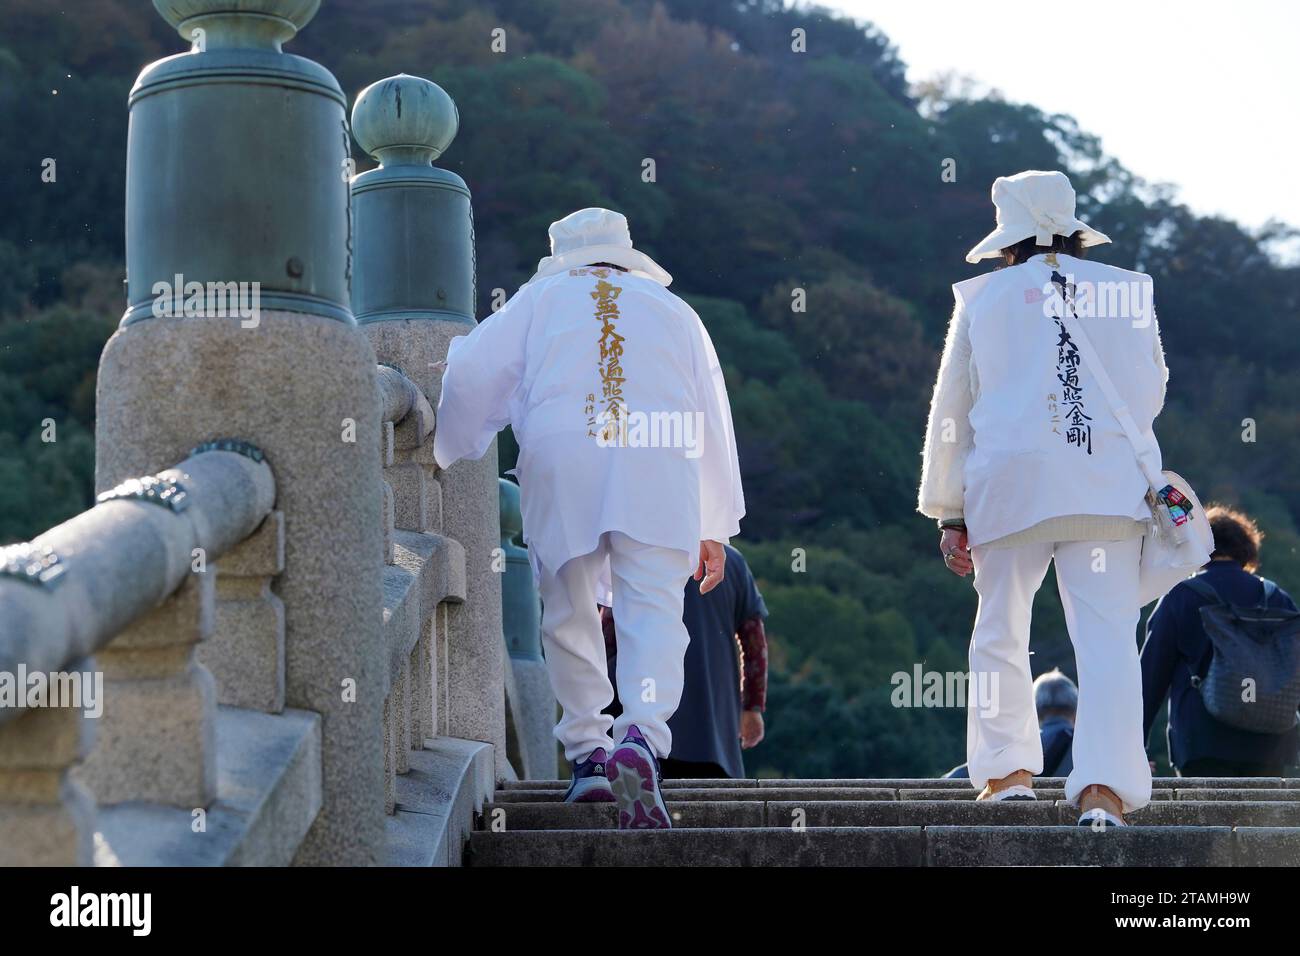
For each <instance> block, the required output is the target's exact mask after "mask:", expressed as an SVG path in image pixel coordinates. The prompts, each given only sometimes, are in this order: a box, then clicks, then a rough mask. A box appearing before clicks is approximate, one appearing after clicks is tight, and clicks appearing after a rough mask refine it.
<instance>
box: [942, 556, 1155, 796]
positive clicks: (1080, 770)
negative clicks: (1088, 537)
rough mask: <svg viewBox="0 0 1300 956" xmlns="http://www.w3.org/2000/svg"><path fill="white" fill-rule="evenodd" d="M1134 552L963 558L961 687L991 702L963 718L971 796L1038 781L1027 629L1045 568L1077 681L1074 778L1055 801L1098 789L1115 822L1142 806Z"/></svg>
mask: <svg viewBox="0 0 1300 956" xmlns="http://www.w3.org/2000/svg"><path fill="white" fill-rule="evenodd" d="M1141 549H1142V539H1141V538H1132V539H1129V540H1124V541H1065V542H1057V543H1055V544H1053V543H1051V542H1042V543H1030V544H1023V545H1017V546H1013V547H1008V548H987V547H981V546H978V545H977V546H976V547H975V548H973V549H972V553H971V557H972V559H973V561H974V564H975V590H976V592H977V593H978V594H979V611H978V612H977V613H976V616H975V631H974V633H973V634H972V635H971V645H970V668H971V675H972V684H971V686H972V687H976V686H985V687H987V688H988V689H990V690H991V691H992V692H993V695H992V696H993V699H992V701H987V700H978V699H977V697H976V695H972V698H971V701H970V706H969V708H968V711H967V722H966V728H967V729H966V751H967V759H968V762H969V766H970V779H971V783H972V784H973V785H974V786H975V788H976V789H983V788H984V786H985V784H987V783H988V781H989V780H996V779H999V778H1001V777H1005V776H1007V775H1008V774H1010V773H1013V772H1015V771H1017V770H1029V771H1031V772H1033V773H1034V774H1035V775H1038V774H1041V773H1042V772H1043V748H1042V742H1041V739H1040V737H1039V733H1038V717H1037V714H1036V713H1035V710H1034V694H1033V677H1032V675H1031V672H1030V669H1029V621H1030V613H1031V609H1032V605H1033V600H1034V594H1035V593H1036V592H1037V591H1038V587H1039V585H1040V584H1042V582H1043V576H1044V575H1045V574H1046V573H1047V565H1048V563H1049V562H1051V561H1053V560H1054V561H1055V563H1056V585H1057V590H1058V591H1059V592H1060V595H1061V604H1062V606H1063V607H1064V609H1065V623H1066V626H1067V627H1068V628H1069V631H1070V640H1071V642H1072V643H1073V644H1074V659H1075V665H1076V668H1077V670H1078V674H1079V710H1078V714H1077V715H1076V717H1075V725H1074V750H1073V756H1074V771H1073V772H1072V773H1071V774H1070V776H1069V778H1068V780H1067V781H1066V784H1065V797H1066V799H1067V800H1069V801H1071V802H1075V801H1077V799H1078V797H1079V794H1080V793H1081V792H1082V791H1083V789H1084V788H1085V787H1087V786H1088V785H1090V784H1102V785H1104V786H1107V787H1109V788H1110V789H1111V790H1113V791H1114V792H1115V794H1116V795H1117V796H1118V797H1119V798H1120V800H1121V801H1123V804H1124V811H1125V812H1128V811H1132V810H1138V809H1141V808H1142V807H1144V806H1146V804H1147V803H1148V802H1149V801H1150V799H1151V769H1150V765H1149V764H1148V763H1147V756H1146V749H1145V747H1144V745H1143V740H1142V670H1141V667H1140V665H1139V663H1138V650H1137V641H1136V636H1135V632H1136V627H1137V621H1138V610H1139V609H1138V604H1137V577H1138V560H1139V558H1140V556H1141ZM980 681H984V682H985V683H984V684H983V685H981V684H980V683H979V682H980Z"/></svg>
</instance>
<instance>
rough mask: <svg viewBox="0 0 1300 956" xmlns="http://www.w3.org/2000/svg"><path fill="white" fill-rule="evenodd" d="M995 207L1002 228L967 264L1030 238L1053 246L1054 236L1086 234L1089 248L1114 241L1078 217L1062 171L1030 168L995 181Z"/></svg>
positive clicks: (987, 238) (986, 239) (969, 256)
mask: <svg viewBox="0 0 1300 956" xmlns="http://www.w3.org/2000/svg"><path fill="white" fill-rule="evenodd" d="M993 205H994V206H995V207H997V211H998V219H997V222H998V227H997V228H996V229H994V230H993V231H992V232H990V233H989V234H988V235H987V236H985V237H984V238H983V239H981V240H980V241H979V244H978V245H976V246H975V248H974V249H972V250H971V251H970V252H968V253H966V261H967V262H979V261H980V260H981V259H990V258H992V257H994V256H996V255H998V252H999V250H1001V249H1003V248H1005V247H1007V246H1010V245H1013V244H1015V243H1017V242H1019V241H1020V240H1022V239H1028V238H1029V237H1030V236H1033V237H1034V238H1035V241H1036V243H1037V244H1038V245H1040V246H1050V245H1051V244H1052V236H1054V235H1056V236H1071V235H1073V234H1074V233H1075V232H1079V231H1081V232H1082V233H1083V244H1084V245H1085V246H1099V245H1101V244H1102V243H1103V242H1110V237H1109V236H1107V235H1106V234H1105V233H1104V232H1098V231H1097V230H1096V229H1093V228H1092V227H1091V226H1089V225H1088V224H1087V223H1086V222H1084V221H1083V220H1081V219H1077V218H1076V217H1075V215H1074V187H1073V186H1071V185H1070V180H1069V177H1067V176H1066V175H1065V173H1062V172H1056V171H1053V172H1044V171H1043V170H1041V169H1027V170H1025V171H1024V172H1023V173H1016V174H1015V175H1014V176H999V177H998V178H997V179H995V180H993Z"/></svg>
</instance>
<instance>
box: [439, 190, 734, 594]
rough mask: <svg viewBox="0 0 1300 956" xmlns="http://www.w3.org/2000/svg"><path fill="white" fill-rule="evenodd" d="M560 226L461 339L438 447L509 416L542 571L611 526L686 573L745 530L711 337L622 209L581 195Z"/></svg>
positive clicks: (480, 450) (459, 453)
mask: <svg viewBox="0 0 1300 956" xmlns="http://www.w3.org/2000/svg"><path fill="white" fill-rule="evenodd" d="M550 235H551V248H552V254H551V255H550V256H547V257H546V258H544V259H542V260H541V262H539V263H538V268H537V274H536V275H535V276H533V278H532V279H531V280H530V281H529V282H528V283H526V284H525V285H524V286H523V287H522V288H520V290H519V291H518V292H517V293H515V295H514V296H513V297H512V298H511V299H510V300H509V301H508V302H507V303H506V304H505V305H504V306H503V307H502V308H501V309H500V310H499V311H498V312H496V313H495V314H494V315H492V316H490V317H489V318H487V319H485V320H484V321H483V322H482V323H481V324H479V325H478V326H477V327H476V328H475V329H474V330H473V331H472V332H471V333H470V334H468V335H466V336H463V337H459V338H456V339H453V340H452V342H451V346H450V349H449V352H448V356H447V368H446V371H445V373H444V376H443V382H442V397H441V400H440V401H439V403H438V417H437V430H436V433H435V438H434V456H435V458H436V460H437V462H438V465H439V466H440V467H442V468H447V467H450V466H451V465H452V464H453V463H454V462H456V461H457V460H459V459H461V458H479V457H481V456H482V455H483V454H484V453H485V452H486V451H487V449H488V447H489V446H490V445H491V443H492V439H493V438H494V437H495V436H496V434H497V432H499V431H500V430H501V429H503V428H505V427H506V426H507V425H510V426H512V427H513V429H514V434H515V438H516V440H517V441H518V443H519V461H518V466H517V468H516V470H515V474H516V477H517V478H518V480H519V487H520V502H521V508H522V511H523V518H524V540H525V541H526V543H527V544H528V547H529V554H530V558H531V560H532V562H533V569H534V572H535V573H536V574H538V576H539V578H540V575H541V573H542V570H543V569H549V570H550V571H551V572H552V573H554V572H556V571H558V570H559V568H560V567H561V566H562V565H564V564H565V563H566V562H568V561H569V560H571V559H573V558H576V557H579V556H581V555H586V554H589V553H590V552H592V551H593V550H594V549H595V548H596V547H597V544H598V542H599V540H600V537H601V535H602V534H605V533H607V532H621V533H623V534H625V535H627V536H628V537H630V538H633V539H635V540H637V541H640V542H642V543H644V544H648V545H654V546H659V547H665V548H671V549H674V550H677V551H681V552H685V555H686V556H685V557H684V558H683V567H687V570H686V572H685V573H687V574H689V573H690V572H692V571H694V569H695V565H696V561H697V558H698V554H699V544H700V541H702V540H715V541H726V540H727V539H728V538H730V537H733V536H734V535H736V534H738V533H739V530H740V519H741V517H742V516H743V515H744V513H745V504H744V495H743V492H742V490H741V483H740V466H739V462H738V459H737V454H736V442H735V435H734V431H733V427H732V420H731V409H730V405H729V403H728V400H727V391H726V384H725V382H724V380H723V375H722V369H721V366H720V365H719V363H718V356H717V353H716V352H715V351H714V348H713V343H712V341H711V340H710V338H709V334H708V332H707V331H706V329H705V327H704V324H703V323H702V322H701V321H700V318H699V316H698V315H696V313H695V311H694V310H693V309H692V308H691V307H690V306H688V305H687V304H686V303H685V302H683V301H682V300H681V299H679V298H678V297H677V296H675V295H673V294H672V293H671V292H669V291H668V289H667V288H666V286H667V285H668V284H669V283H670V282H671V281H672V277H671V276H669V275H668V273H666V272H664V270H663V269H661V268H660V267H659V266H658V265H656V264H655V263H654V262H653V261H652V260H650V259H649V257H647V256H646V255H644V254H643V253H641V252H639V251H637V250H635V249H633V248H632V241H631V238H630V235H629V231H628V226H627V220H626V219H625V218H624V217H623V216H622V215H621V214H619V213H616V212H612V211H610V210H607V209H583V210H579V211H578V212H575V213H573V214H571V215H570V216H567V217H565V218H564V219H562V220H560V221H559V222H556V223H554V224H552V226H551V231H550ZM593 263H613V264H614V265H618V266H622V267H623V268H625V269H627V270H629V271H626V272H623V271H620V270H618V269H609V268H593V267H591V264H593ZM619 422H621V423H622V424H623V427H622V428H621V429H618V428H615V427H614V426H615V425H617V424H618V423H619ZM620 434H622V435H623V436H625V437H624V438H623V439H620V438H619V437H618V436H619V435H620ZM665 445H667V446H668V447H665ZM683 580H684V578H683Z"/></svg>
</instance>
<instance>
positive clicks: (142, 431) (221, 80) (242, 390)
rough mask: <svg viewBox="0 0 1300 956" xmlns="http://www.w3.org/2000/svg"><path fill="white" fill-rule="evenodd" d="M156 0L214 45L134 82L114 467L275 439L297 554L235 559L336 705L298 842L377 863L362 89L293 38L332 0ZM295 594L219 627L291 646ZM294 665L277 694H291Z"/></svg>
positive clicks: (298, 683) (287, 666)
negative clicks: (355, 273)
mask: <svg viewBox="0 0 1300 956" xmlns="http://www.w3.org/2000/svg"><path fill="white" fill-rule="evenodd" d="M154 5H155V7H157V9H158V11H159V12H160V13H161V14H162V15H163V17H164V18H165V19H166V20H167V21H168V22H169V23H171V24H172V25H173V26H174V27H175V28H176V29H177V30H178V32H179V33H180V34H181V36H182V37H183V38H185V39H186V40H187V41H192V42H193V44H194V46H193V48H192V49H191V50H190V51H189V52H187V53H182V54H178V55H175V56H170V57H167V58H165V59H162V60H159V61H158V62H156V63H153V64H150V65H149V66H147V67H146V68H145V69H144V71H143V72H142V73H141V74H140V77H139V79H138V80H137V81H136V84H135V87H134V88H133V89H132V91H131V97H130V111H131V118H130V128H129V134H128V145H127V189H126V193H127V209H126V229H127V233H126V254H127V310H126V314H125V316H124V317H123V320H122V324H121V327H120V328H119V329H118V331H117V332H116V333H115V334H114V336H113V337H112V338H111V339H110V340H109V342H108V345H107V346H106V347H105V350H104V353H103V356H102V358H101V360H100V370H99V380H98V386H97V396H96V397H97V413H98V423H97V429H96V486H97V488H98V489H99V490H104V489H107V488H110V487H112V486H113V485H115V484H117V483H118V482H119V481H121V480H123V479H124V478H129V477H132V476H134V475H138V474H141V473H144V472H148V471H154V470H157V469H161V468H164V467H166V466H168V465H170V464H171V463H172V462H174V461H177V460H179V459H180V458H181V457H182V456H183V454H184V452H185V451H186V450H187V449H189V448H191V447H193V446H194V445H196V444H198V443H200V442H203V441H206V440H211V439H217V438H226V437H234V438H237V439H242V440H244V441H248V442H251V443H253V444H255V445H256V446H257V447H259V448H260V449H261V450H262V451H263V452H264V453H265V456H266V460H267V462H268V463H269V465H270V467H271V469H272V470H273V472H274V474H275V478H276V502H275V508H276V510H277V511H278V512H279V513H280V514H281V515H282V519H277V525H278V523H279V521H280V520H282V522H283V570H282V571H280V570H278V569H279V564H280V557H279V554H278V553H277V552H278V549H279V547H280V542H279V538H278V535H279V533H280V531H279V528H278V527H276V528H272V529H270V530H269V531H266V532H265V533H266V534H267V535H268V536H270V539H269V540H263V541H262V542H261V544H260V545H250V547H254V548H257V547H260V548H262V549H263V551H264V552H269V553H261V554H251V553H250V554H249V555H246V556H245V557H247V558H248V559H249V560H247V561H243V560H242V559H240V558H239V557H238V556H236V557H235V559H234V561H233V563H232V564H231V565H230V569H231V574H232V577H233V578H241V577H242V578H247V579H252V581H253V582H254V583H253V584H252V585H250V586H251V587H252V588H253V589H254V590H255V591H256V593H257V595H258V596H259V597H262V598H265V597H266V594H265V592H264V590H263V588H262V585H261V584H260V583H259V581H260V579H263V578H273V581H272V582H271V584H270V588H271V589H272V590H273V593H274V596H275V597H277V598H278V600H279V602H280V603H282V604H283V655H284V672H283V685H284V692H283V705H284V706H288V707H294V708H301V709H305V710H311V711H315V712H317V713H319V714H320V715H321V720H322V725H321V729H322V754H321V758H322V776H323V798H322V808H321V811H320V814H319V815H318V816H317V817H316V821H315V823H314V824H313V826H312V828H311V831H310V832H309V833H308V835H307V838H306V840H305V841H304V842H303V844H302V846H301V847H300V848H299V851H298V854H297V858H296V860H297V862H299V863H309V864H324V863H345V864H365V863H371V862H374V861H375V860H376V859H377V858H378V853H379V850H380V848H381V846H382V844H383V835H384V780H383V688H382V680H383V673H382V667H383V655H384V652H385V651H384V648H383V647H382V643H381V637H382V634H381V629H382V594H381V573H382V566H383V530H382V523H381V514H380V508H381V502H382V500H383V492H382V485H381V476H380V457H379V455H380V430H381V421H380V407H379V397H378V395H377V393H376V388H375V354H374V350H373V349H372V348H371V346H370V344H369V342H368V341H367V340H366V338H365V337H364V336H362V335H359V334H358V332H357V329H356V323H355V320H354V319H353V316H352V312H351V309H350V278H351V242H352V220H351V208H350V204H349V193H348V183H347V180H348V172H349V164H348V160H349V152H350V149H349V147H350V142H349V136H348V125H347V117H346V113H345V99H344V96H343V93H342V91H341V90H340V89H339V86H338V83H337V82H336V81H335V79H334V77H333V76H332V75H331V74H330V73H329V71H328V70H326V69H324V68H323V67H321V66H320V65H319V64H316V63H313V62H312V61H310V60H306V59H303V58H301V57H297V56H293V55H291V54H287V53H284V52H282V51H281V49H280V45H281V43H282V42H283V41H285V40H287V39H289V38H291V37H292V36H293V35H294V34H295V33H296V32H297V31H298V30H299V29H300V28H301V27H302V26H304V25H305V24H306V23H307V22H308V21H309V20H310V19H311V18H312V17H313V16H314V15H315V13H316V11H317V9H318V7H319V0H241V2H240V3H238V4H232V3H230V2H229V0H154ZM277 572H278V573H277ZM221 590H222V591H223V592H224V591H225V589H224V588H223V589H221ZM239 590H240V589H239V588H238V587H236V588H235V592H238V591H239ZM230 596H231V597H232V598H234V597H235V594H234V593H231V594H230ZM244 597H247V594H245V595H244ZM278 614H279V611H278V609H277V608H275V606H274V603H273V602H267V601H263V602H262V606H261V607H260V608H256V609H248V608H246V609H245V610H244V611H243V612H239V613H234V614H226V613H225V612H223V611H222V610H221V609H220V608H218V610H217V613H216V618H215V620H216V627H217V628H218V629H221V628H225V627H227V626H234V625H233V624H229V623H228V622H230V621H235V620H243V621H249V620H251V619H256V621H257V622H258V623H256V624H255V629H256V633H257V634H258V635H259V644H258V646H257V647H256V648H255V649H252V648H250V651H249V654H250V655H256V656H257V657H258V658H259V659H260V660H263V661H268V662H270V666H274V664H275V662H276V659H277V655H278V646H277V645H278V634H277V629H278V627H279V623H278ZM241 615H242V616H241ZM224 638H225V635H224V634H222V633H216V634H214V635H213V639H214V642H215V643H216V644H218V645H219V644H221V643H222V642H223V639H224ZM227 649H228V648H227ZM210 661H211V663H212V664H213V666H214V667H215V668H216V669H217V671H218V673H217V674H216V677H217V684H218V687H221V688H223V691H222V697H221V702H222V703H227V702H230V703H243V704H250V703H254V701H253V700H241V699H238V695H236V694H234V693H233V692H230V691H228V690H226V688H228V687H229V686H231V685H232V682H235V681H237V680H238V674H237V673H236V671H237V670H238V667H237V666H235V665H231V664H229V662H227V663H224V664H223V663H222V662H221V661H220V660H219V659H217V658H212V659H210ZM227 669H228V672H227V673H222V671H223V670H227ZM277 679H278V678H277V677H276V676H275V675H272V676H271V677H270V678H269V680H268V683H267V685H266V686H265V687H264V688H263V689H262V690H261V691H259V692H258V694H257V695H256V703H257V705H258V706H259V707H270V708H274V707H276V706H280V705H281V700H280V699H279V695H278V688H277Z"/></svg>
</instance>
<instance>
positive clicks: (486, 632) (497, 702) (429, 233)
mask: <svg viewBox="0 0 1300 956" xmlns="http://www.w3.org/2000/svg"><path fill="white" fill-rule="evenodd" d="M458 122H459V120H458V116H457V112H456V107H455V104H454V103H453V102H452V101H451V98H450V97H449V96H448V95H447V94H446V93H445V92H444V91H443V90H442V89H441V88H440V87H438V86H437V85H435V84H433V83H431V82H429V81H428V80H423V79H420V78H418V77H413V76H406V75H405V74H403V75H401V76H395V77H390V78H388V79H385V80H381V81H379V82H378V83H375V84H373V85H371V86H369V87H367V88H366V89H365V90H363V91H362V92H361V93H360V94H359V95H358V97H357V100H356V103H355V104H354V106H353V112H352V126H353V133H354V135H355V136H356V139H357V142H358V143H359V144H360V145H361V148H362V149H364V150H365V151H366V152H367V153H368V154H370V155H371V156H373V157H374V158H375V159H377V160H378V161H379V163H380V166H379V167H378V168H377V169H372V170H369V171H367V172H364V173H361V174H360V175H358V176H357V177H355V179H354V180H353V182H352V197H353V210H354V216H355V221H356V233H357V246H356V248H357V266H356V275H355V281H354V285H353V290H352V306H353V310H354V312H355V313H356V316H357V322H358V324H359V325H360V326H361V329H362V331H363V332H364V333H365V334H366V336H367V337H368V338H369V340H370V341H371V343H373V345H374V348H375V351H376V353H377V354H378V356H379V358H380V359H381V360H382V361H384V362H386V363H392V364H393V365H396V366H398V367H400V368H401V369H402V370H403V371H404V372H405V373H406V375H408V376H409V377H410V378H411V380H413V381H414V382H415V383H416V385H418V386H419V388H420V389H421V391H423V393H424V394H425V395H426V396H429V397H430V399H432V400H435V401H436V399H437V396H438V393H439V391H440V388H441V373H440V372H439V371H438V370H437V369H436V368H435V365H436V363H437V362H439V361H441V360H442V359H444V358H446V355H447V347H448V344H449V343H450V341H451V339H452V338H454V337H455V336H457V335H464V334H466V333H467V332H469V331H470V329H472V328H473V326H474V227H473V218H472V212H471V209H470V197H469V190H468V189H467V188H466V186H465V183H464V181H463V180H461V178H460V177H459V176H457V175H455V174H454V173H451V172H448V171H446V170H443V169H438V168H436V167H434V166H433V165H432V163H433V161H434V160H435V159H437V158H438V156H439V155H441V153H442V152H443V151H444V150H445V149H446V148H447V146H448V145H449V144H450V143H451V141H452V139H453V137H454V136H455V135H456V129H457V125H458ZM399 432H400V428H399ZM396 444H397V449H396V453H395V460H394V465H393V468H392V469H390V476H391V477H390V482H391V483H392V485H393V494H394V499H395V513H396V523H397V526H398V527H399V528H401V529H404V530H410V531H438V532H439V533H441V534H443V535H445V536H447V537H449V538H453V539H455V540H456V541H459V542H460V543H461V544H462V545H463V546H464V549H465V556H466V562H467V582H466V598H465V601H464V603H463V604H458V605H455V606H451V607H448V608H445V609H443V611H442V612H440V613H439V614H438V615H437V621H438V623H439V624H440V623H441V622H442V621H443V620H444V619H445V620H446V621H447V626H448V628H449V633H447V634H445V635H443V634H439V633H435V629H434V628H433V627H430V628H429V629H428V630H429V633H427V634H422V636H421V645H423V646H421V647H420V648H419V651H420V654H419V658H420V663H421V667H422V668H423V666H425V662H432V663H433V664H434V666H435V667H436V666H437V663H438V662H439V661H441V662H442V665H443V666H442V668H441V669H440V670H435V671H432V672H431V673H429V674H427V675H426V674H423V673H422V674H421V680H420V682H419V683H420V687H419V690H418V691H417V692H416V693H415V699H417V700H419V701H421V702H422V707H423V702H425V701H426V700H429V699H432V701H433V703H434V706H435V708H437V709H436V710H435V713H433V714H430V715H428V716H429V723H430V726H433V727H436V728H437V729H438V730H440V731H441V732H442V733H445V734H448V735H450V736H453V737H462V738H466V739H470V740H481V741H485V742H488V743H491V744H493V745H494V746H495V750H496V767H497V775H498V777H504V776H506V775H507V762H506V748H505V708H504V694H505V691H504V674H505V648H504V643H503V639H502V630H501V580H500V575H499V574H498V573H497V572H496V571H495V570H494V569H493V551H494V550H495V549H496V548H497V547H498V546H499V544H500V541H499V536H498V524H497V515H498V506H497V487H496V479H497V454H496V446H495V444H494V445H493V446H492V448H491V449H490V450H489V451H488V453H487V454H486V455H485V456H484V457H483V458H482V459H480V460H479V461H466V462H461V463H459V464H457V465H455V466H453V467H452V468H450V469H448V470H447V471H445V472H440V471H438V469H437V467H436V465H435V464H434V461H433V447H432V442H424V443H423V444H419V445H414V446H413V445H412V443H409V442H404V441H403V440H402V436H401V435H400V434H399V435H398V436H397V442H396ZM439 648H442V649H444V650H445V653H440V652H439ZM426 686H427V687H428V688H429V690H427V691H426V689H425V688H426ZM424 717H425V714H424V713H423V712H422V713H421V714H420V724H421V727H423V726H424V723H425V721H424Z"/></svg>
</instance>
